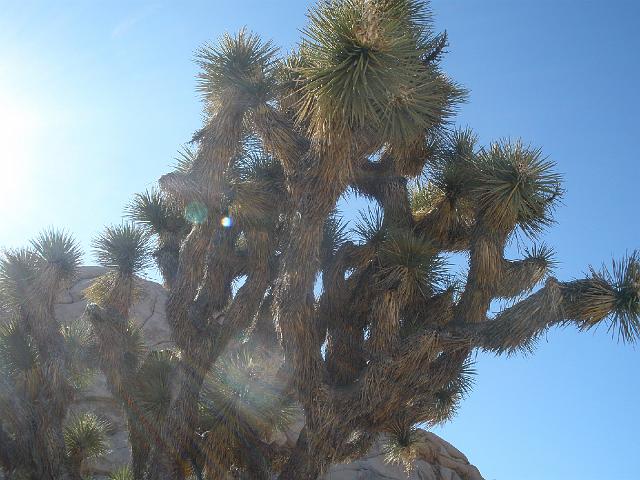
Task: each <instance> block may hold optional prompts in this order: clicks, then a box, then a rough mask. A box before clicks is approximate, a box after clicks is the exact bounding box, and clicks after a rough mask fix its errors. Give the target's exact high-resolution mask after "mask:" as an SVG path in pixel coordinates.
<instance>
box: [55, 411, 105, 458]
mask: <svg viewBox="0 0 640 480" xmlns="http://www.w3.org/2000/svg"><path fill="white" fill-rule="evenodd" d="M110 428H111V426H110V424H109V422H108V421H107V420H105V419H102V418H99V417H98V416H97V415H96V414H94V413H90V412H83V413H79V414H75V415H73V416H72V417H71V418H70V419H69V421H68V422H67V424H66V425H65V427H64V443H65V445H66V447H67V454H68V455H69V457H71V458H79V459H82V460H86V459H89V458H97V457H101V456H104V455H106V454H107V453H108V452H109V441H108V439H107V436H108V432H109V429H110Z"/></svg>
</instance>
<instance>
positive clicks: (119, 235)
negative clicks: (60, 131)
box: [0, 0, 640, 480]
mask: <svg viewBox="0 0 640 480" xmlns="http://www.w3.org/2000/svg"><path fill="white" fill-rule="evenodd" d="M446 47H447V36H446V34H444V33H442V34H438V33H436V32H435V31H434V30H433V26H432V23H431V13H430V11H429V9H428V5H427V4H426V3H425V2H422V1H420V0H321V1H319V2H318V3H317V4H315V5H314V6H312V7H311V8H310V10H309V13H308V22H307V25H306V27H305V28H304V29H303V33H302V40H301V42H300V43H299V44H298V45H297V46H296V48H295V50H294V52H293V53H292V54H291V55H289V56H288V57H285V58H281V57H279V55H280V54H279V53H278V51H277V50H276V49H275V48H274V46H273V45H272V44H271V43H270V42H268V41H264V40H262V39H261V38H260V37H259V36H258V35H255V34H252V33H249V32H248V31H247V30H243V31H241V32H239V33H238V34H235V35H225V36H224V37H223V38H222V39H221V40H220V42H219V43H218V44H215V45H206V46H204V47H203V48H201V49H200V50H199V51H198V53H197V57H196V61H197V64H198V66H199V67H200V69H201V71H200V74H199V76H198V91H199V92H200V94H201V95H202V98H203V101H204V106H203V125H202V128H201V129H200V130H198V131H197V133H196V134H195V135H194V136H193V138H192V139H191V143H190V145H189V146H188V148H186V149H184V150H182V151H181V152H180V154H179V155H180V157H179V159H178V162H177V165H175V168H174V170H173V171H171V172H169V173H167V174H166V175H164V176H162V177H161V178H160V180H159V182H158V185H159V187H158V190H151V191H147V192H145V193H142V194H140V195H138V196H136V197H135V198H134V200H133V202H132V204H131V205H130V206H129V208H128V210H127V215H128V216H129V219H130V220H131V221H132V222H133V223H132V224H123V225H121V226H116V227H110V228H108V229H107V230H105V232H104V233H103V234H102V235H100V236H99V237H98V239H97V240H96V242H95V248H96V253H97V258H98V260H99V263H100V264H101V265H103V266H105V267H106V269H107V272H106V273H105V275H103V276H102V277H100V278H99V279H98V280H97V281H95V282H94V283H93V285H91V286H90V287H89V289H88V290H87V291H86V296H87V299H88V305H87V311H86V315H85V317H86V320H88V321H89V323H90V324H91V333H90V335H91V342H90V343H91V345H92V349H91V350H92V352H93V354H94V355H95V357H96V360H97V365H98V366H99V368H100V369H101V370H102V372H103V374H104V375H105V377H106V379H107V385H108V387H109V389H110V391H111V393H112V395H113V396H114V397H115V399H116V401H117V402H118V403H119V405H121V407H122V410H123V412H124V415H125V418H126V426H127V430H128V434H129V442H130V447H131V453H132V456H131V458H132V462H131V465H130V468H129V470H128V472H129V473H128V474H124V473H123V474H122V475H130V477H126V478H135V479H136V480H137V479H145V480H174V479H178V480H184V479H186V478H187V477H188V476H193V477H195V478H198V479H217V478H252V479H261V478H263V479H272V478H278V479H280V480H315V479H316V478H318V476H319V475H320V473H321V472H323V471H324V470H325V469H326V468H327V467H328V465H329V464H330V463H335V462H342V461H346V460H349V459H353V458H357V457H358V456H362V455H364V454H365V453H366V452H367V451H368V450H369V449H370V447H371V446H372V445H373V443H374V441H375V440H376V439H377V438H379V437H380V436H381V435H382V436H384V438H385V439H386V441H387V442H388V443H387V446H388V452H387V460H388V461H390V462H395V463H399V464H401V465H402V466H403V467H404V468H406V469H407V470H409V469H410V468H411V465H412V462H413V461H414V460H416V459H422V460H425V461H429V462H432V463H433V462H435V463H437V461H438V455H439V454H438V451H437V448H435V447H434V446H433V445H431V443H430V440H429V435H428V432H424V431H422V430H420V429H419V428H417V426H418V425H421V426H427V427H430V426H435V425H439V424H441V423H443V422H446V421H449V420H451V419H452V418H453V417H454V415H455V412H456V409H457V407H458V406H459V404H460V402H461V401H462V400H463V399H464V397H465V396H466V395H467V393H468V392H469V391H470V389H471V385H472V378H473V373H474V372H473V369H472V365H471V362H470V359H472V358H473V355H474V353H475V352H476V351H478V350H484V351H488V352H493V353H495V354H497V355H501V354H517V353H522V352H524V353H527V352H532V351H533V350H534V347H535V344H536V341H537V340H538V339H539V338H541V337H542V336H543V335H544V334H545V332H547V331H548V329H549V328H550V327H552V326H554V325H569V324H572V325H575V326H577V327H578V328H579V329H582V330H587V329H591V328H596V327H597V326H599V325H605V326H606V327H607V328H609V329H610V330H611V331H612V333H613V335H614V336H617V337H618V338H619V339H620V340H622V341H623V342H629V343H632V342H635V341H637V340H638V338H639V336H640V323H639V322H640V320H639V317H640V309H639V307H638V305H639V299H640V286H639V283H640V280H639V274H638V272H639V271H640V269H639V267H638V264H639V259H638V254H637V253H633V254H630V255H628V256H627V257H624V258H623V259H622V260H621V261H619V262H618V261H616V262H614V264H613V265H612V266H611V267H607V268H604V267H603V268H602V269H592V270H591V271H590V272H589V273H588V274H587V275H585V276H584V278H580V279H575V280H571V281H560V280H558V279H556V278H554V277H553V276H551V274H552V272H553V269H554V267H555V265H556V260H555V256H554V253H553V250H552V249H551V247H548V246H546V245H544V244H537V243H534V242H536V241H537V239H536V237H538V236H539V235H540V234H541V233H542V232H543V231H544V230H545V229H547V228H548V227H550V226H551V225H552V223H553V214H554V209H555V208H556V207H557V204H558V200H559V198H560V196H561V194H562V192H563V190H562V185H561V181H562V179H561V177H560V175H559V174H558V173H557V171H556V165H555V163H553V162H552V161H551V160H548V159H547V157H545V156H544V155H543V154H542V152H541V150H540V149H538V148H535V147H531V146H528V145H527V144H525V143H523V142H522V141H518V140H513V141H510V140H501V141H497V142H493V143H490V144H489V145H488V146H482V145H480V144H479V141H478V137H477V136H476V134H475V133H474V132H473V131H472V130H470V129H458V128H455V127H454V126H453V125H451V124H450V122H451V116H452V113H453V112H454V111H455V110H456V108H457V106H458V105H459V103H460V101H461V99H462V98H463V97H464V91H463V90H462V89H461V88H460V87H459V86H457V85H456V84H455V82H454V81H452V80H450V79H448V78H447V77H446V75H445V74H444V73H443V72H442V71H441V69H440V61H441V59H442V57H443V55H444V53H445V49H446ZM349 194H353V195H358V196H361V197H362V198H364V199H366V200H368V201H371V202H372V203H373V205H371V206H370V207H369V208H368V209H367V213H365V214H364V215H363V216H362V218H361V219H360V220H358V221H356V222H354V224H353V227H348V226H347V224H346V222H345V221H344V220H343V219H342V218H341V215H340V213H339V212H337V210H336V206H337V203H338V202H339V201H340V199H344V198H349V197H348V196H347V197H345V195H349ZM522 234H524V235H522ZM149 238H152V239H153V240H154V241H155V244H154V246H153V247H152V248H153V249H154V252H153V254H152V255H149V253H148V249H147V247H148V240H149ZM515 238H517V239H518V242H519V243H518V246H519V247H523V248H520V249H519V250H520V251H522V252H523V254H522V255H520V257H521V258H506V256H505V249H506V248H507V247H508V245H509V242H511V241H512V240H513V239H515ZM520 242H524V243H523V244H521V243H520ZM74 252H75V250H74V247H73V242H72V241H70V239H68V237H67V236H65V235H63V234H57V233H55V234H54V233H52V232H48V233H45V234H44V235H43V236H42V237H41V238H39V239H37V240H36V241H35V242H34V244H33V245H32V248H29V249H23V250H16V251H11V252H7V253H6V254H5V255H4V256H3V257H2V260H0V292H1V293H0V298H2V306H1V307H0V308H1V310H0V312H2V315H5V316H7V315H8V317H9V318H10V320H9V321H7V322H5V323H6V324H7V325H8V327H6V328H7V330H6V332H5V333H3V335H4V336H5V337H6V338H5V340H3V342H5V343H1V342H0V345H3V346H2V349H0V355H3V357H2V358H5V357H6V359H7V360H3V362H4V364H3V366H2V367H1V368H0V372H2V382H3V383H2V385H3V387H2V388H3V391H7V392H12V394H11V395H4V396H0V399H1V400H2V402H4V403H3V404H2V408H3V409H2V410H0V418H1V422H2V423H1V424H0V427H1V428H0V442H3V445H7V448H5V449H4V450H2V449H0V452H1V451H10V452H16V454H15V455H11V457H12V458H13V457H15V458H16V459H18V460H17V461H13V463H12V464H11V465H10V468H14V469H17V468H22V469H27V470H28V469H33V468H34V465H37V464H40V463H45V461H48V458H44V457H43V458H38V457H37V456H35V457H34V456H33V454H32V453H31V452H32V451H33V449H32V447H33V445H34V444H35V443H34V442H35V440H38V441H40V440H42V439H41V438H38V436H37V432H34V431H33V430H29V425H31V424H32V422H31V420H32V419H33V418H38V417H37V415H42V413H43V412H42V411H40V412H38V411H36V410H34V409H36V406H37V404H36V403H35V402H29V401H24V402H15V401H14V402H13V403H12V400H13V399H15V398H20V399H21V400H22V399H27V400H28V399H29V398H30V397H29V396H37V395H40V394H42V395H45V394H46V395H49V396H50V397H47V398H53V399H54V400H55V401H52V403H51V404H52V405H54V406H55V407H56V408H55V410H56V411H59V412H62V411H64V408H62V407H64V406H65V405H66V404H65V402H64V401H62V400H63V399H64V398H66V397H65V396H56V395H52V394H51V392H55V391H58V390H60V391H62V388H61V387H62V386H64V385H67V384H68V385H71V384H72V382H67V381H66V380H65V381H64V382H60V381H57V380H59V379H67V378H69V376H68V375H67V373H69V372H72V371H73V370H72V369H71V368H69V366H68V365H67V364H66V363H65V362H67V363H68V362H69V361H71V360H65V359H66V358H69V359H75V358H76V357H79V355H76V354H75V353H73V354H71V353H70V354H69V356H68V357H66V356H65V355H63V354H62V353H61V352H63V351H66V350H67V349H68V350H69V352H75V351H76V350H79V351H82V348H77V347H76V346H74V345H76V343H74V342H75V341H74V342H71V341H70V340H65V338H66V337H67V334H68V333H69V332H67V330H65V331H64V332H61V331H60V329H57V330H56V329H55V328H47V329H42V328H40V327H41V326H43V325H44V326H49V327H51V325H54V324H53V323H52V322H51V316H50V315H48V313H47V312H49V313H50V312H51V311H52V301H53V298H54V295H53V293H55V292H56V291H57V290H59V288H60V287H61V285H63V284H64V283H65V282H66V281H67V277H68V276H69V275H71V274H72V273H73V270H74V268H75V267H74V263H77V255H76V254H75V253H74ZM452 252H458V253H462V254H464V255H465V256H466V258H467V259H468V267H469V268H468V270H467V271H466V272H465V274H464V275H458V276H457V277H455V276H454V275H453V274H452V272H451V268H450V266H449V265H448V264H447V263H446V262H445V260H444V259H446V258H447V256H448V255H449V254H450V253H452ZM151 260H154V261H155V264H156V265H157V266H158V268H159V270H160V274H161V275H162V278H163V283H164V286H165V288H166V292H167V297H168V298H167V303H166V305H165V307H166V308H165V310H166V317H167V323H168V325H169V327H170V329H171V335H172V340H173V342H174V344H173V345H172V347H171V349H172V350H171V352H169V351H161V352H154V351H151V352H150V351H149V349H148V348H147V347H146V345H145V342H144V339H143V338H142V334H141V330H140V329H139V328H138V327H137V326H136V325H138V324H137V323H136V320H138V319H136V318H134V315H133V314H132V312H134V311H135V309H134V305H135V302H136V300H137V298H138V297H137V291H139V287H140V286H141V285H143V284H142V283H141V281H140V279H139V278H138V275H140V274H142V272H143V271H144V268H145V267H146V266H147V265H148V264H149V263H150V261H151ZM454 277H455V278H454ZM452 278H454V279H453V280H452ZM320 280H321V281H320ZM495 301H499V304H500V305H504V308H501V309H500V311H499V312H497V313H495V314H492V309H491V307H492V305H495V304H496V303H495ZM5 312H7V313H6V314H5ZM32 318H37V319H38V320H39V321H38V322H37V323H33V322H31V323H30V320H31V319H32ZM56 331H58V334H59V335H56V333H55V332H56ZM77 333H79V332H77ZM78 338H79V339H81V338H82V335H78ZM45 339H46V342H45ZM51 339H53V340H54V341H53V342H52V341H51ZM65 342H66V344H68V345H67V346H68V348H67V347H65ZM5 344H6V345H5ZM82 344H83V342H82V341H80V340H78V345H82ZM56 345H57V346H56ZM52 346H56V348H55V349H52ZM58 346H59V348H58ZM14 350H15V352H14ZM12 352H14V353H12ZM73 361H74V362H75V360H73ZM63 370H64V373H65V375H58V372H62V371H63ZM47 379H55V380H56V382H49V383H47V381H46V380H47ZM5 385H6V386H5ZM44 387H46V388H44ZM59 387H60V388H59ZM65 391H70V390H65ZM13 392H22V393H20V395H22V396H16V395H14V394H13ZM292 408H295V409H297V415H296V418H298V419H300V422H301V423H302V422H303V423H304V428H303V429H302V431H301V433H300V435H299V436H298V438H297V440H296V441H295V442H293V443H295V444H292V442H290V441H288V442H285V443H281V442H280V443H279V442H277V441H275V439H276V438H278V435H275V433H276V432H277V431H278V430H279V429H283V428H286V425H287V423H288V421H289V420H290V419H291V409H292ZM4 412H8V413H6V414H5V413H4ZM61 425H62V423H61V422H59V426H52V428H51V429H50V430H49V431H50V432H52V431H54V430H55V428H58V431H61V430H60V428H61ZM54 427H55V428H54ZM22 430H24V431H26V432H27V434H25V435H23V436H18V435H16V433H17V432H21V431H22ZM289 434H291V432H289ZM22 438H24V439H25V441H24V442H23V443H20V441H19V440H20V439H22ZM30 439H33V440H34V442H31V443H29V442H30V441H31V440H30ZM51 452H52V453H53V452H55V449H54V448H52V449H51ZM63 457H66V453H65V450H64V449H63V451H62V457H61V456H58V457H57V458H63ZM6 458H7V455H6V454H5V455H4V456H3V455H0V462H1V463H0V464H3V465H6V463H7V460H6ZM54 463H55V462H54ZM62 463H64V462H62ZM5 468H6V466H5ZM458 473H459V475H460V476H461V477H462V478H465V477H464V475H466V474H465V473H464V472H458ZM43 478H44V477H43ZM61 478H64V477H61Z"/></svg>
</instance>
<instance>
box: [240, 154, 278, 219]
mask: <svg viewBox="0 0 640 480" xmlns="http://www.w3.org/2000/svg"><path fill="white" fill-rule="evenodd" d="M229 181H230V187H231V191H230V192H229V196H230V206H229V216H230V217H231V219H232V221H234V222H236V223H238V224H239V225H241V227H243V228H248V229H260V230H272V229H273V228H274V227H275V226H276V225H277V222H278V219H279V209H278V208H276V207H277V206H278V205H281V204H282V203H283V202H284V199H285V194H284V192H285V190H284V173H283V170H282V165H281V164H280V162H278V161H277V160H276V159H275V158H273V157H272V156H270V155H267V154H266V153H265V152H263V151H262V150H261V149H260V148H259V147H256V148H253V149H251V150H247V151H245V152H244V154H243V155H242V156H241V157H239V158H238V159H236V161H235V162H234V163H233V165H232V168H231V169H230V172H229Z"/></svg>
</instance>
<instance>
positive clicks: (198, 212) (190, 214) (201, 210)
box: [184, 201, 209, 224]
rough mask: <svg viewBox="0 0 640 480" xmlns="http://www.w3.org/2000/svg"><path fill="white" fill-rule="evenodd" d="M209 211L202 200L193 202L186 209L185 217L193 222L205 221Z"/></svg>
mask: <svg viewBox="0 0 640 480" xmlns="http://www.w3.org/2000/svg"><path fill="white" fill-rule="evenodd" d="M208 213H209V211H208V209H207V206H206V205H205V204H204V203H202V202H198V201H196V202H191V203H190V204H189V205H187V208H185V210H184V218H186V219H187V221H189V222H191V223H197V224H200V223H204V221H205V220H206V219H207V214H208Z"/></svg>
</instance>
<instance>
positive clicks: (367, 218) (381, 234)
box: [353, 208, 387, 248]
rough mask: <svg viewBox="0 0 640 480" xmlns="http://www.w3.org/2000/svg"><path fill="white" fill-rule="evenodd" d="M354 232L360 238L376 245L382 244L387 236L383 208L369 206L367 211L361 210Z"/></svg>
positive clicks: (365, 242) (364, 241) (366, 242)
mask: <svg viewBox="0 0 640 480" xmlns="http://www.w3.org/2000/svg"><path fill="white" fill-rule="evenodd" d="M353 230H354V233H355V234H356V237H357V238H358V240H360V241H361V242H362V243H364V244H368V245H371V246H374V247H376V248H377V247H379V246H381V245H382V242H384V240H385V238H386V233H387V232H386V229H385V227H384V212H383V210H382V209H381V208H375V209H373V210H372V209H371V208H368V209H367V211H366V212H364V211H362V212H360V218H359V219H358V221H357V222H356V224H355V227H354V229H353Z"/></svg>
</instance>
